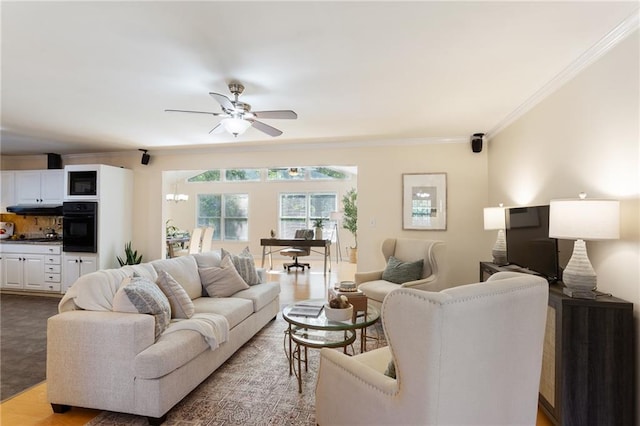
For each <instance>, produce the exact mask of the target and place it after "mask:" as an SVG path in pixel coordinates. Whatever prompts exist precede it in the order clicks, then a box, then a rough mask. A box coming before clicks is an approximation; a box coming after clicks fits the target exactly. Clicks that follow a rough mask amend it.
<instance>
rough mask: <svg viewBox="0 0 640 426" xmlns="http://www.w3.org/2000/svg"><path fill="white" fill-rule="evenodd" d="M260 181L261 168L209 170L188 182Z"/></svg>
mask: <svg viewBox="0 0 640 426" xmlns="http://www.w3.org/2000/svg"><path fill="white" fill-rule="evenodd" d="M223 177H224V180H225V181H227V182H259V181H260V180H262V177H261V173H260V169H228V170H224V171H222V170H220V169H216V170H207V171H206V172H203V173H200V174H198V175H195V176H193V177H190V178H189V179H187V182H222V180H223V179H222V178H223Z"/></svg>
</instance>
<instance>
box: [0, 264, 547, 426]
mask: <svg viewBox="0 0 640 426" xmlns="http://www.w3.org/2000/svg"><path fill="white" fill-rule="evenodd" d="M284 260H286V259H283V261H284ZM280 268H282V262H281V261H280V260H276V259H274V270H273V271H270V272H269V280H270V281H276V280H278V281H280V284H281V293H280V303H281V305H282V306H284V305H288V304H290V303H293V302H295V301H296V300H304V299H312V298H324V297H326V294H327V290H328V288H329V285H331V284H333V283H335V282H338V281H342V280H352V279H353V276H354V273H355V270H356V265H355V264H352V263H348V262H340V263H339V264H337V265H336V264H335V263H334V264H333V270H332V272H331V273H327V276H326V277H324V276H323V273H322V262H321V261H316V262H314V261H311V271H305V272H304V273H303V272H302V271H300V270H295V271H293V270H292V271H291V272H289V273H287V272H286V271H283V270H282V269H280ZM99 413H100V411H99V410H89V409H79V408H73V409H71V410H70V411H68V412H67V413H64V414H54V413H53V412H52V411H51V406H50V405H49V403H48V402H47V385H46V382H43V383H40V384H39V385H36V386H34V387H32V388H30V389H27V390H26V391H24V392H23V393H20V394H18V395H16V396H14V397H13V398H10V399H8V400H6V401H4V402H3V403H2V404H0V424H1V425H3V426H36V425H37V426H44V425H50V426H76V425H84V424H85V423H87V422H88V421H90V420H91V419H93V418H94V417H95V416H97V415H98V414H99ZM536 426H551V422H550V421H549V420H548V419H547V417H546V416H545V415H544V414H543V413H542V412H540V411H538V420H537V422H536Z"/></svg>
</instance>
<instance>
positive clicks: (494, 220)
mask: <svg viewBox="0 0 640 426" xmlns="http://www.w3.org/2000/svg"><path fill="white" fill-rule="evenodd" d="M504 228H505V220H504V207H485V209H484V229H485V230H487V231H488V230H492V229H504Z"/></svg>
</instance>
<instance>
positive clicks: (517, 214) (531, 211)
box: [505, 205, 560, 282]
mask: <svg viewBox="0 0 640 426" xmlns="http://www.w3.org/2000/svg"><path fill="white" fill-rule="evenodd" d="M505 214H506V217H505V220H506V240H507V261H508V262H509V264H510V265H517V266H519V267H522V268H526V269H528V270H530V271H533V272H536V273H537V274H539V275H542V276H543V277H545V278H546V279H547V280H548V281H549V282H556V281H558V280H559V279H560V278H559V277H560V270H559V264H558V240H556V239H555V238H549V206H548V205H547V206H533V207H512V208H509V209H507V211H506V212H505Z"/></svg>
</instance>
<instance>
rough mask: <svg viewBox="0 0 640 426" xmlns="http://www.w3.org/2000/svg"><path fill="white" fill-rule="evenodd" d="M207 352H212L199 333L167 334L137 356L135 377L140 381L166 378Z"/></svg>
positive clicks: (188, 331) (181, 331) (179, 332)
mask: <svg viewBox="0 0 640 426" xmlns="http://www.w3.org/2000/svg"><path fill="white" fill-rule="evenodd" d="M207 350H210V349H209V345H207V342H206V341H205V340H204V339H203V338H202V335H201V334H200V333H198V332H197V331H192V330H180V331H178V332H175V333H165V334H163V335H162V336H160V338H159V339H158V340H157V341H156V343H154V344H153V345H151V346H149V347H148V348H147V349H145V350H144V351H142V352H140V353H139V354H138V355H136V357H135V360H134V365H133V368H134V371H135V376H136V378H140V379H155V378H158V377H162V376H165V375H167V374H169V373H171V372H172V371H174V370H175V369H177V368H180V367H182V366H183V365H185V364H186V363H188V362H189V361H191V360H192V359H194V358H195V357H197V356H198V355H200V354H201V353H202V352H204V351H207Z"/></svg>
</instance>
